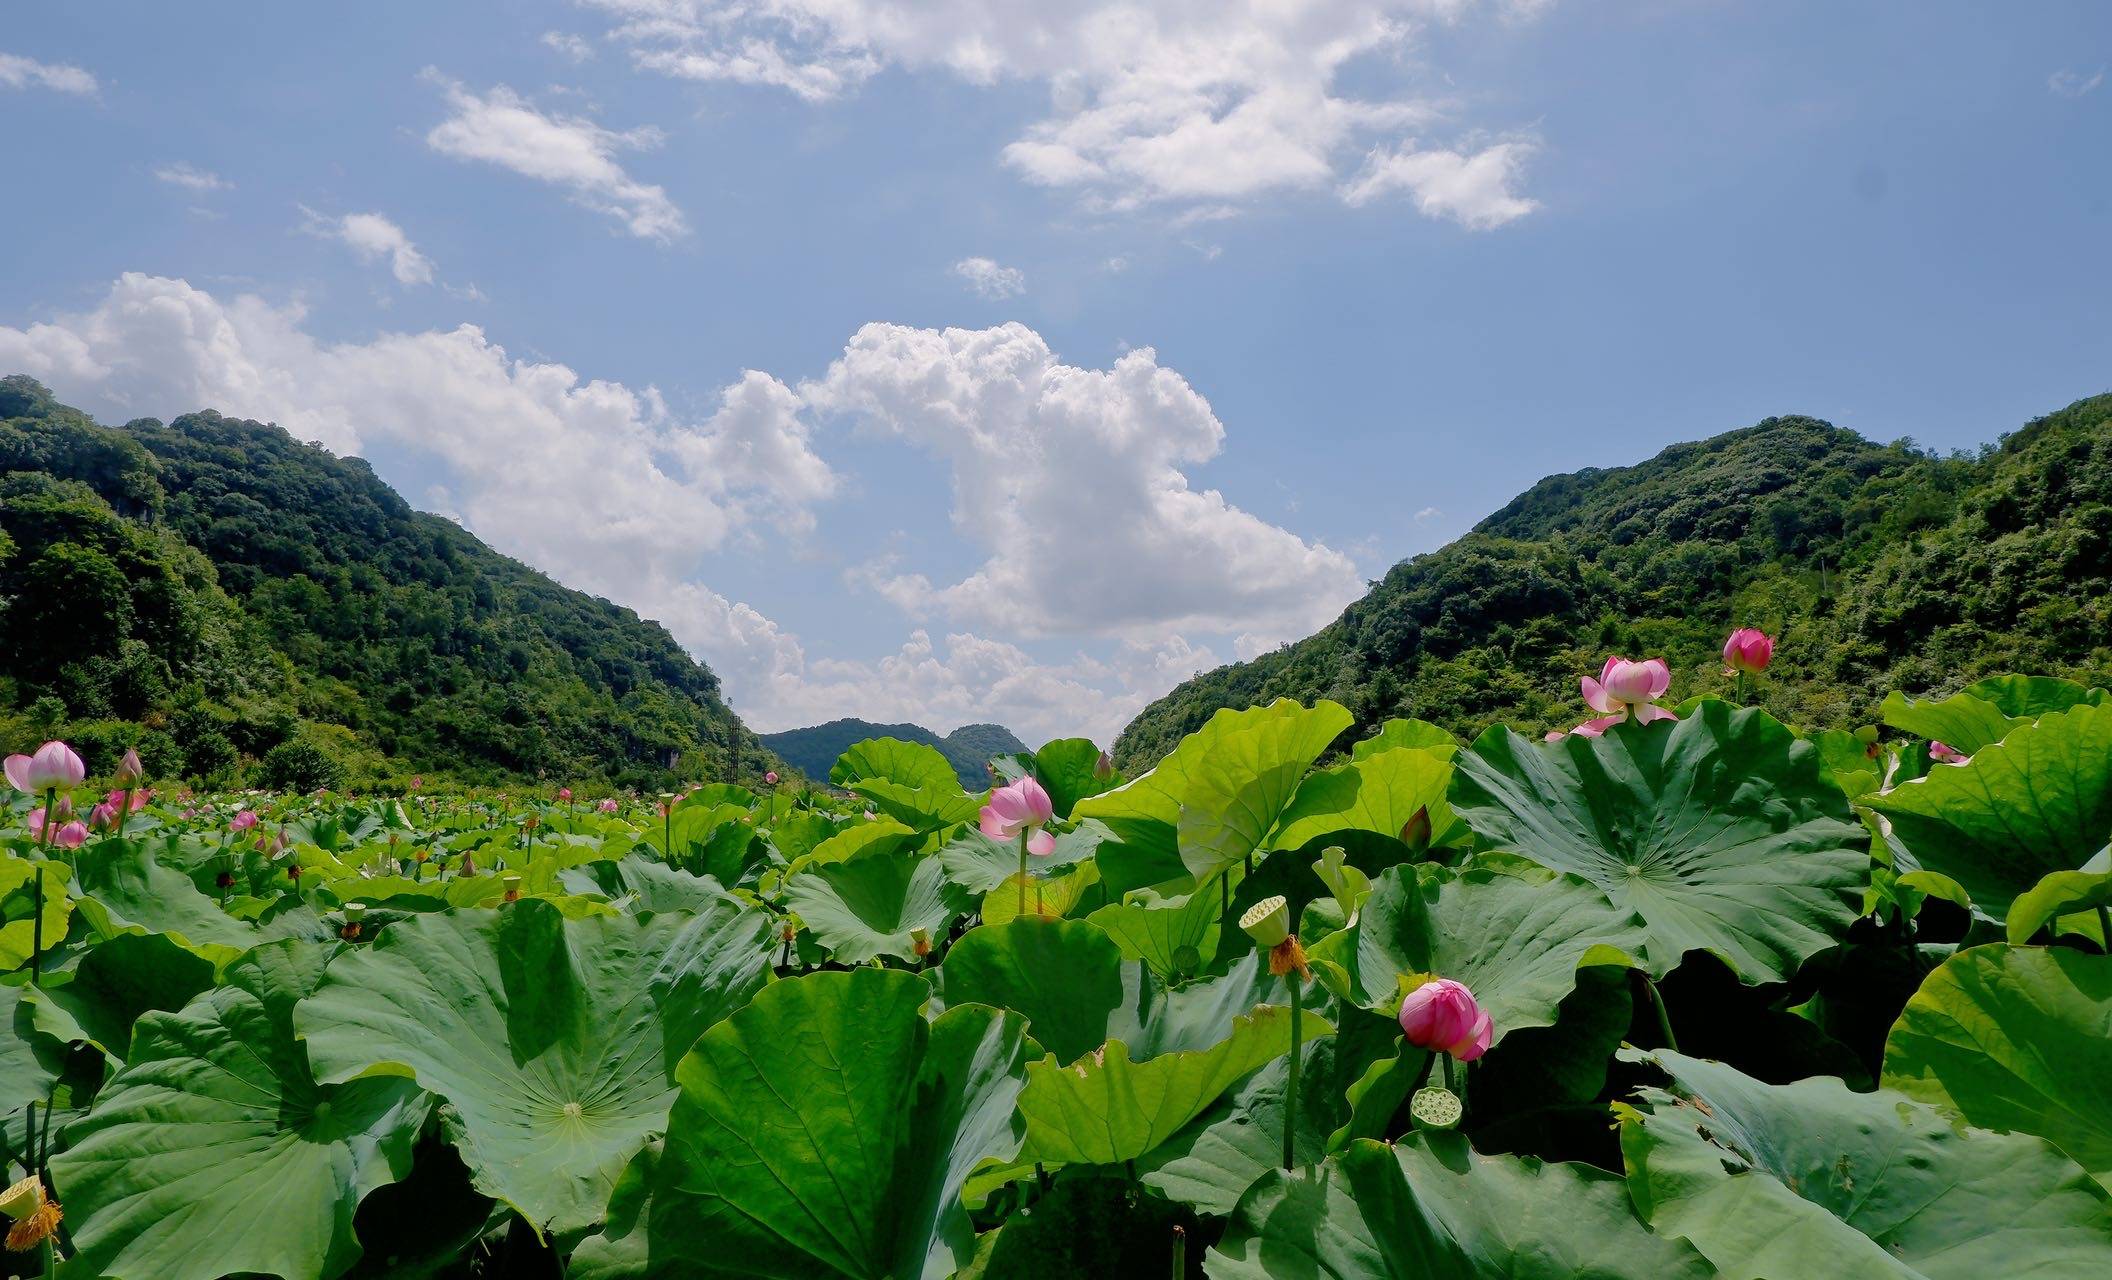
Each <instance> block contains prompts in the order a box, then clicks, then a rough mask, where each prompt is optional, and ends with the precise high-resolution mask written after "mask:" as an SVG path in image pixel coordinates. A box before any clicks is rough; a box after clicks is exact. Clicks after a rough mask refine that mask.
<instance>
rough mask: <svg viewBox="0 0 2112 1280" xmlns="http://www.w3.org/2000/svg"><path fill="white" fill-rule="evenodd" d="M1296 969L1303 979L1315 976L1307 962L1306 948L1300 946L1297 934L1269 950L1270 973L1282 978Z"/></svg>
mask: <svg viewBox="0 0 2112 1280" xmlns="http://www.w3.org/2000/svg"><path fill="white" fill-rule="evenodd" d="M1294 969H1295V970H1297V971H1298V976H1299V977H1301V978H1310V977H1312V976H1313V971H1312V968H1311V967H1310V966H1309V965H1307V964H1306V961H1305V948H1304V947H1301V946H1299V945H1298V935H1297V934H1295V933H1294V934H1292V935H1291V936H1290V937H1288V938H1285V939H1284V940H1283V941H1281V942H1279V943H1277V944H1276V945H1275V946H1273V947H1270V948H1269V972H1270V973H1272V974H1274V975H1276V976H1277V977H1279V978H1281V977H1282V976H1284V975H1285V974H1287V973H1289V972H1291V971H1292V970H1294Z"/></svg>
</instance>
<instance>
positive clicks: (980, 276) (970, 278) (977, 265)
mask: <svg viewBox="0 0 2112 1280" xmlns="http://www.w3.org/2000/svg"><path fill="white" fill-rule="evenodd" d="M953 274H955V275H957V276H959V277H960V278H961V279H962V280H965V281H966V282H967V283H968V287H969V288H970V289H973V290H974V291H975V292H976V294H977V295H979V296H981V297H985V298H991V299H1002V298H1011V297H1017V296H1018V295H1019V294H1022V293H1024V292H1026V289H1027V277H1026V275H1025V273H1024V272H1022V271H1020V270H1019V268H1017V267H1006V266H1000V265H998V264H997V263H996V262H994V261H992V260H991V259H989V258H963V259H961V260H960V261H959V262H956V263H954V264H953Z"/></svg>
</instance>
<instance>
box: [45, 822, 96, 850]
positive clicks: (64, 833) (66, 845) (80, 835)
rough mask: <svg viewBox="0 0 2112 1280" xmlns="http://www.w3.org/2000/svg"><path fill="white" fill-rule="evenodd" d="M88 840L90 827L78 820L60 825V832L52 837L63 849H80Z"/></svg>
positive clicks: (54, 842)
mask: <svg viewBox="0 0 2112 1280" xmlns="http://www.w3.org/2000/svg"><path fill="white" fill-rule="evenodd" d="M87 841H88V828H87V827H86V826H85V825H84V824H82V823H80V822H78V821H74V822H69V823H67V824H66V825H65V826H63V827H60V828H59V830H58V833H57V834H55V835H53V836H52V838H51V842H52V843H53V844H55V845H57V846H59V847H60V848H61V849H78V848H80V847H81V846H82V845H83V844H85V843H87Z"/></svg>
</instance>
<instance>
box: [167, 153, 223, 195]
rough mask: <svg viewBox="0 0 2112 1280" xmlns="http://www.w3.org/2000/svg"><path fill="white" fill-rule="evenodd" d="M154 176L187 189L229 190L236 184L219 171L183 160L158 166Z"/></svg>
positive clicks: (200, 190) (202, 190) (201, 190)
mask: <svg viewBox="0 0 2112 1280" xmlns="http://www.w3.org/2000/svg"><path fill="white" fill-rule="evenodd" d="M154 176H155V177H156V178H158V179H160V180H161V181H163V182H166V183H168V184H170V185H171V186H177V187H182V188H184V189H185V190H187V191H199V192H205V191H229V190H232V189H233V188H234V185H235V184H234V183H232V182H229V181H228V180H227V179H225V178H223V177H221V176H220V175H219V174H217V173H211V172H208V171H206V170H204V169H201V168H199V167H198V166H196V165H194V164H189V163H187V162H184V161H181V160H179V161H177V162H176V163H175V164H164V165H158V166H156V167H155V169H154Z"/></svg>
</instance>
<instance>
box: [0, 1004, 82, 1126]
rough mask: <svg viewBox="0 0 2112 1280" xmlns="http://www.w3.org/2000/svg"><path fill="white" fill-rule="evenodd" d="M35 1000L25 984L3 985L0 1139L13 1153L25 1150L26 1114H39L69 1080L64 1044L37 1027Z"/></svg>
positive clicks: (0, 1046)
mask: <svg viewBox="0 0 2112 1280" xmlns="http://www.w3.org/2000/svg"><path fill="white" fill-rule="evenodd" d="M35 1000H36V996H35V994H34V992H33V990H32V988H30V987H29V986H28V985H27V984H25V983H22V982H19V981H16V982H0V1137H4V1138H5V1139H6V1141H7V1144H8V1147H9V1149H10V1150H13V1151H21V1150H22V1149H23V1148H24V1145H25V1144H24V1142H23V1136H22V1135H23V1126H24V1123H25V1122H26V1120H27V1119H28V1117H27V1115H26V1114H25V1112H24V1108H26V1107H27V1106H29V1104H30V1103H32V1102H34V1103H36V1104H37V1106H38V1108H39V1110H41V1109H42V1108H43V1106H44V1104H45V1102H46V1101H47V1100H49V1099H50V1098H51V1097H52V1095H53V1093H54V1091H55V1090H56V1089H57V1088H58V1086H59V1081H60V1079H61V1078H62V1077H63V1076H64V1075H65V1074H66V1057H67V1052H66V1041H65V1040H64V1039H63V1038H61V1037H55V1036H52V1035H50V1034H49V1033H47V1032H45V1031H43V1030H41V1029H40V1028H39V1027H38V1026H37V1019H36V1010H35V1006H34V1001H35ZM39 1127H40V1128H41V1127H42V1122H41V1121H40V1122H39Z"/></svg>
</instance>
